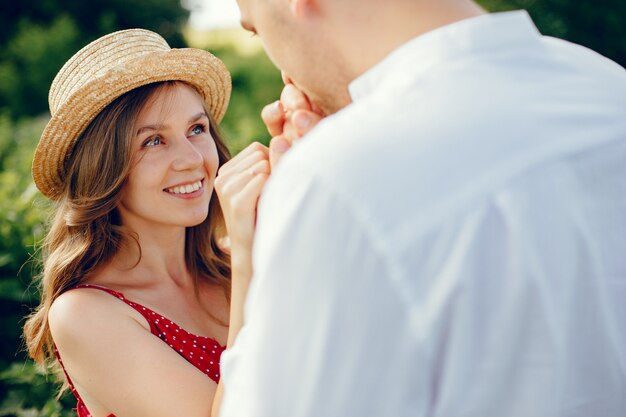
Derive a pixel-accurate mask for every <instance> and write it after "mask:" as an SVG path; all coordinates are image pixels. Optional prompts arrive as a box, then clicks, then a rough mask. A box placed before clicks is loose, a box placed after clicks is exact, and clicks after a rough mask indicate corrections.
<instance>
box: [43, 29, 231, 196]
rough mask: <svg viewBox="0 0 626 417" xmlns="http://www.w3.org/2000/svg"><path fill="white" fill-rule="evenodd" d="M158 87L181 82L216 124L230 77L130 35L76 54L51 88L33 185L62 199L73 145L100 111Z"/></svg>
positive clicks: (152, 38)
mask: <svg viewBox="0 0 626 417" xmlns="http://www.w3.org/2000/svg"><path fill="white" fill-rule="evenodd" d="M159 81H184V82H186V83H188V84H190V85H191V86H193V87H195V88H196V89H197V90H198V92H199V93H200V94H201V95H202V96H203V98H204V100H205V101H206V103H207V105H208V108H209V109H210V111H211V113H212V115H213V118H214V120H215V121H217V122H219V121H220V120H221V119H222V117H223V116H224V113H225V112H226V107H227V106H228V100H229V98H230V89H231V82H230V75H229V73H228V70H227V69H226V67H225V66H224V64H223V63H222V61H220V60H219V59H217V58H216V57H214V56H213V55H211V54H210V53H209V52H207V51H204V50H201V49H193V48H184V49H171V48H170V47H169V45H168V44H167V42H165V39H163V38H162V37H161V36H159V35H158V34H156V33H154V32H151V31H148V30H143V29H130V30H122V31H119V32H114V33H111V34H109V35H106V36H103V37H102V38H100V39H97V40H95V41H93V42H92V43H90V44H89V45H87V46H85V47H84V48H83V49H81V50H80V51H78V52H77V53H76V54H75V55H74V56H73V57H72V58H70V60H69V61H67V62H66V63H65V65H64V66H63V68H61V70H60V71H59V73H58V74H57V76H56V77H55V78H54V81H53V82H52V86H51V87H50V94H49V96H48V102H49V104H50V113H51V115H52V118H51V119H50V121H49V122H48V124H47V125H46V128H45V129H44V132H43V134H42V135H41V139H40V140H39V145H38V146H37V150H36V151H35V156H34V159H33V169H32V174H33V179H34V180H35V185H37V188H39V190H40V191H41V192H42V193H43V194H44V195H45V196H46V197H48V198H51V199H53V200H56V199H58V198H59V197H60V193H61V190H62V189H63V183H64V182H65V173H66V163H67V160H68V159H69V156H70V155H71V153H72V150H73V148H74V145H75V143H76V140H77V139H78V137H79V136H80V134H81V133H82V132H83V131H84V130H85V128H86V127H87V126H88V125H89V123H90V122H91V121H92V120H93V119H94V118H95V117H96V116H97V115H98V113H99V112H100V111H102V109H104V108H105V107H106V106H107V105H109V104H110V103H111V102H113V101H114V100H115V99H116V98H118V97H120V96H121V95H123V94H124V93H126V92H128V91H130V90H133V89H135V88H137V87H140V86H142V85H146V84H150V83H154V82H159Z"/></svg>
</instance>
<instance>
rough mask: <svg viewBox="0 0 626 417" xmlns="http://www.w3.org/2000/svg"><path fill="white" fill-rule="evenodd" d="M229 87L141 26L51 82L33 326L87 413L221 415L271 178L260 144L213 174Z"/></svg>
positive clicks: (33, 344)
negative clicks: (50, 213)
mask: <svg viewBox="0 0 626 417" xmlns="http://www.w3.org/2000/svg"><path fill="white" fill-rule="evenodd" d="M229 94H230V77H229V74H228V72H227V70H226V68H225V67H224V65H223V64H222V63H221V62H220V61H219V60H218V59H216V58H215V57H214V56H212V55H211V54H209V53H208V52H206V51H201V50H196V49H175V50H172V49H170V48H169V46H168V45H167V43H166V42H165V41H164V40H163V39H162V38H161V37H160V36H159V35H157V34H155V33H153V32H149V31H146V30H139V29H133V30H127V31H121V32H116V33H113V34H110V35H107V36H104V37H102V38H100V39H98V40H96V41H94V42H92V43H91V44H89V45H87V46H86V47H84V48H83V49H81V50H80V51H79V52H77V53H76V55H74V56H73V57H72V58H71V59H70V60H69V61H68V62H67V63H66V64H65V65H64V67H63V68H62V69H61V70H60V72H59V73H58V74H57V76H56V78H55V80H54V82H53V84H52V86H51V89H50V96H49V98H50V107H51V113H52V118H51V120H50V122H49V123H48V125H47V126H46V129H45V130H44V132H43V134H42V137H41V140H40V143H39V145H38V147H37V150H36V152H35V156H34V160H33V178H34V180H35V183H36V185H37V187H38V188H39V190H40V191H41V192H42V193H43V194H44V195H45V196H47V197H49V198H50V199H52V200H55V201H56V212H55V216H54V219H53V221H52V225H51V228H50V231H49V233H48V236H47V238H46V241H45V244H44V267H43V272H42V274H41V294H42V301H41V305H40V306H39V307H38V308H37V310H36V311H35V312H34V313H33V314H32V315H31V316H30V317H29V319H28V321H27V322H26V325H25V329H24V334H25V338H26V341H27V345H28V349H29V353H30V355H31V356H32V357H33V358H34V359H35V360H36V361H38V362H39V363H41V364H45V365H56V369H57V371H59V373H62V372H64V373H65V377H66V382H67V385H66V386H69V387H70V388H71V390H72V392H73V393H74V395H75V396H76V398H77V412H78V415H79V416H81V417H82V416H94V417H100V416H111V415H117V416H208V415H211V409H212V408H213V414H214V415H215V414H217V413H216V411H217V410H218V407H219V397H220V394H219V389H218V383H219V377H220V375H219V359H220V354H221V352H222V351H223V350H224V349H225V347H226V346H227V345H228V344H230V343H232V341H233V340H234V337H235V336H236V334H237V332H238V330H239V328H240V327H241V322H242V303H243V299H244V297H245V294H246V291H247V286H248V282H249V279H250V277H251V273H252V270H251V260H250V259H251V257H250V247H251V242H252V236H253V231H254V222H255V207H256V202H257V200H258V197H259V194H260V191H261V188H262V187H263V184H264V183H265V181H266V179H267V175H268V174H269V163H268V152H267V149H265V148H264V147H262V146H261V145H253V146H251V147H249V148H247V149H246V150H244V151H243V152H241V153H240V154H239V155H238V157H237V158H236V159H235V160H233V161H231V164H229V166H228V167H225V168H224V170H223V176H222V178H220V181H217V183H216V181H215V180H216V175H217V171H218V168H219V167H220V166H222V165H223V164H224V163H225V162H226V161H227V160H228V151H227V149H226V147H225V145H224V143H223V142H222V139H221V138H220V136H219V133H218V131H217V129H216V127H217V125H216V123H217V122H219V120H220V119H221V118H222V116H223V114H224V112H225V111H226V107H227V103H228V97H229ZM214 185H215V186H216V188H219V190H220V199H221V203H222V205H223V206H224V208H225V212H224V215H223V214H222V211H221V209H220V206H219V203H218V200H217V199H216V196H215V195H214V194H213V188H214ZM224 218H225V219H226V221H224ZM224 226H225V227H224ZM225 229H227V231H228V240H229V242H230V250H226V249H225V248H224V246H223V242H224V241H225V237H226V233H225V232H226V230H225ZM231 265H232V267H231ZM231 272H232V282H231Z"/></svg>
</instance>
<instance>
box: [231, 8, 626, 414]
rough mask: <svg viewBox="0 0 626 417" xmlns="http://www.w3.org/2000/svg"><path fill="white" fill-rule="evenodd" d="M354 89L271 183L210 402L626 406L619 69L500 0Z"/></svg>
mask: <svg viewBox="0 0 626 417" xmlns="http://www.w3.org/2000/svg"><path fill="white" fill-rule="evenodd" d="M350 92H351V95H352V98H353V100H354V102H353V103H352V104H351V105H350V106H348V107H347V108H345V109H344V110H342V111H340V112H339V113H337V114H335V115H333V116H331V117H329V118H327V119H325V120H324V121H323V122H322V123H321V124H320V125H318V126H317V127H316V128H315V129H314V130H313V131H312V132H311V133H310V134H309V135H307V136H306V137H305V138H304V140H303V141H302V142H301V143H300V144H299V145H298V146H296V147H295V148H294V149H293V150H292V151H290V153H289V154H288V155H287V156H286V157H285V158H284V160H283V161H282V162H281V165H280V166H279V167H278V170H277V171H276V172H275V173H274V174H273V176H272V178H271V179H270V182H269V183H268V186H267V188H266V190H265V192H264V195H263V197H262V199H261V203H260V206H259V214H258V219H259V220H258V228H257V236H256V240H255V248H254V270H255V273H254V278H253V282H252V285H251V288H250V292H249V295H248V299H247V302H246V308H245V325H244V328H243V329H242V331H241V333H240V335H239V337H238V338H237V340H236V342H235V344H234V346H232V347H231V348H230V349H228V350H227V351H226V352H225V353H224V354H223V357H222V378H223V380H224V384H225V385H224V386H225V396H224V400H223V404H222V412H221V416H222V417H252V416H255V417H256V416H258V417H281V416H285V417H309V416H310V417H313V416H316V417H319V416H324V417H347V416H354V417H356V416H359V417H361V416H379V417H380V416H384V417H392V416H393V417H404V416H407V417H408V416H412V417H416V416H430V417H435V416H436V417H463V416H476V417H504V416H506V417H539V416H542V417H543V416H545V417H574V416H580V417H596V416H597V417H620V416H621V417H623V416H626V301H625V300H626V71H624V69H623V68H621V67H620V66H618V65H617V64H615V63H613V62H611V61H609V60H607V59H605V58H603V57H601V56H599V55H597V54H596V53H594V52H592V51H590V50H588V49H585V48H583V47H581V46H577V45H573V44H570V43H567V42H565V41H561V40H557V39H553V38H548V37H543V36H541V35H540V34H539V33H538V31H537V30H536V28H535V26H534V25H533V24H532V22H531V20H530V18H529V17H528V15H527V14H526V13H525V12H511V13H502V14H492V15H486V16H482V17H477V18H473V19H469V20H465V21H462V22H459V23H456V24H453V25H450V26H446V27H443V28H440V29H437V30H435V31H432V32H429V33H427V34H424V35H422V36H419V37H418V38H416V39H414V40H412V41H410V42H409V43H407V44H405V45H403V46H401V47H400V48H398V49H397V50H396V51H394V52H392V53H391V54H390V55H389V56H388V57H387V58H386V59H385V60H384V61H382V62H380V63H379V64H378V65H376V66H375V67H374V68H372V69H370V70H369V71H368V72H366V73H365V74H363V75H362V76H361V77H359V78H358V79H356V80H355V81H354V82H353V83H352V84H351V85H350Z"/></svg>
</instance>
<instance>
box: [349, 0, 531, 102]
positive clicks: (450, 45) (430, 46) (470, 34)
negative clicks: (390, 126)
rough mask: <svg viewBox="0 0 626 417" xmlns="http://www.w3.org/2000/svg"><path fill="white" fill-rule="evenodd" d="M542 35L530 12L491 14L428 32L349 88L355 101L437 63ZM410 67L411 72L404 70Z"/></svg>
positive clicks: (405, 45) (399, 48) (414, 75)
mask: <svg viewBox="0 0 626 417" xmlns="http://www.w3.org/2000/svg"><path fill="white" fill-rule="evenodd" d="M540 36H541V34H540V33H539V31H538V30H537V28H536V26H535V25H534V23H533V22H532V20H531V18H530V16H529V15H528V13H527V12H526V11H523V10H520V11H513V12H503V13H489V14H485V15H482V16H478V17H474V18H470V19H466V20H462V21H460V22H456V23H453V24H450V25H446V26H444V27H441V28H438V29H435V30H433V31H430V32H427V33H424V34H422V35H420V36H418V37H416V38H414V39H412V40H410V41H409V42H407V43H405V44H403V45H401V46H400V47H398V48H397V49H395V50H394V51H392V52H391V53H390V54H389V55H388V56H387V57H385V58H384V59H383V60H382V61H381V62H379V63H378V64H376V65H375V66H373V67H372V68H370V69H369V70H367V71H366V72H365V73H363V74H362V75H360V76H359V77H357V78H356V79H354V80H353V81H352V82H351V83H350V85H349V87H348V89H349V91H350V95H351V96H352V99H353V100H354V101H357V100H359V99H361V98H363V97H366V96H367V95H369V94H370V93H372V92H374V91H377V90H378V89H380V88H381V86H384V85H388V84H390V83H392V84H395V83H397V82H401V81H402V79H403V76H402V74H404V75H405V76H404V78H407V77H409V78H411V79H415V78H419V77H420V76H422V75H425V74H427V73H428V72H430V71H431V70H433V67H434V66H436V65H437V64H440V63H442V62H445V61H447V60H449V59H451V58H458V57H462V56H463V55H467V54H468V53H475V52H478V51H481V50H483V51H493V50H494V49H498V48H503V47H504V48H510V47H511V46H512V45H513V44H515V43H520V42H524V43H528V41H529V40H530V39H538V38H539V37H540ZM404 69H410V71H403V70H404Z"/></svg>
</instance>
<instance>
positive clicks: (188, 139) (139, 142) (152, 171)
mask: <svg viewBox="0 0 626 417" xmlns="http://www.w3.org/2000/svg"><path fill="white" fill-rule="evenodd" d="M134 133H135V137H134V138H133V139H132V144H133V145H132V146H133V152H134V157H133V168H132V170H131V172H130V175H129V177H128V181H127V183H126V185H125V187H124V190H123V191H122V200H121V203H120V206H119V207H118V209H119V211H120V215H121V218H122V223H123V224H124V225H126V226H129V227H131V228H132V229H134V230H135V231H139V230H140V229H142V228H146V227H148V228H154V227H155V226H159V225H163V226H183V227H189V226H195V225H198V224H200V223H202V222H203V221H204V220H205V219H206V216H207V214H208V210H209V202H210V199H211V194H212V193H213V182H214V180H215V176H216V174H217V168H218V165H219V158H218V154H217V149H216V146H215V142H214V140H213V137H212V136H211V134H210V131H209V118H208V117H207V114H206V112H205V110H204V107H203V105H202V100H201V98H200V96H199V95H198V94H197V93H196V91H195V90H193V89H192V88H191V87H189V86H187V85H185V84H182V83H176V84H173V85H168V86H166V87H164V88H160V89H158V90H157V91H156V93H155V95H154V96H153V97H151V98H150V99H149V100H148V102H147V103H146V105H145V107H144V108H143V109H142V110H141V111H140V112H139V115H138V118H137V121H136V124H135V126H134Z"/></svg>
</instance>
